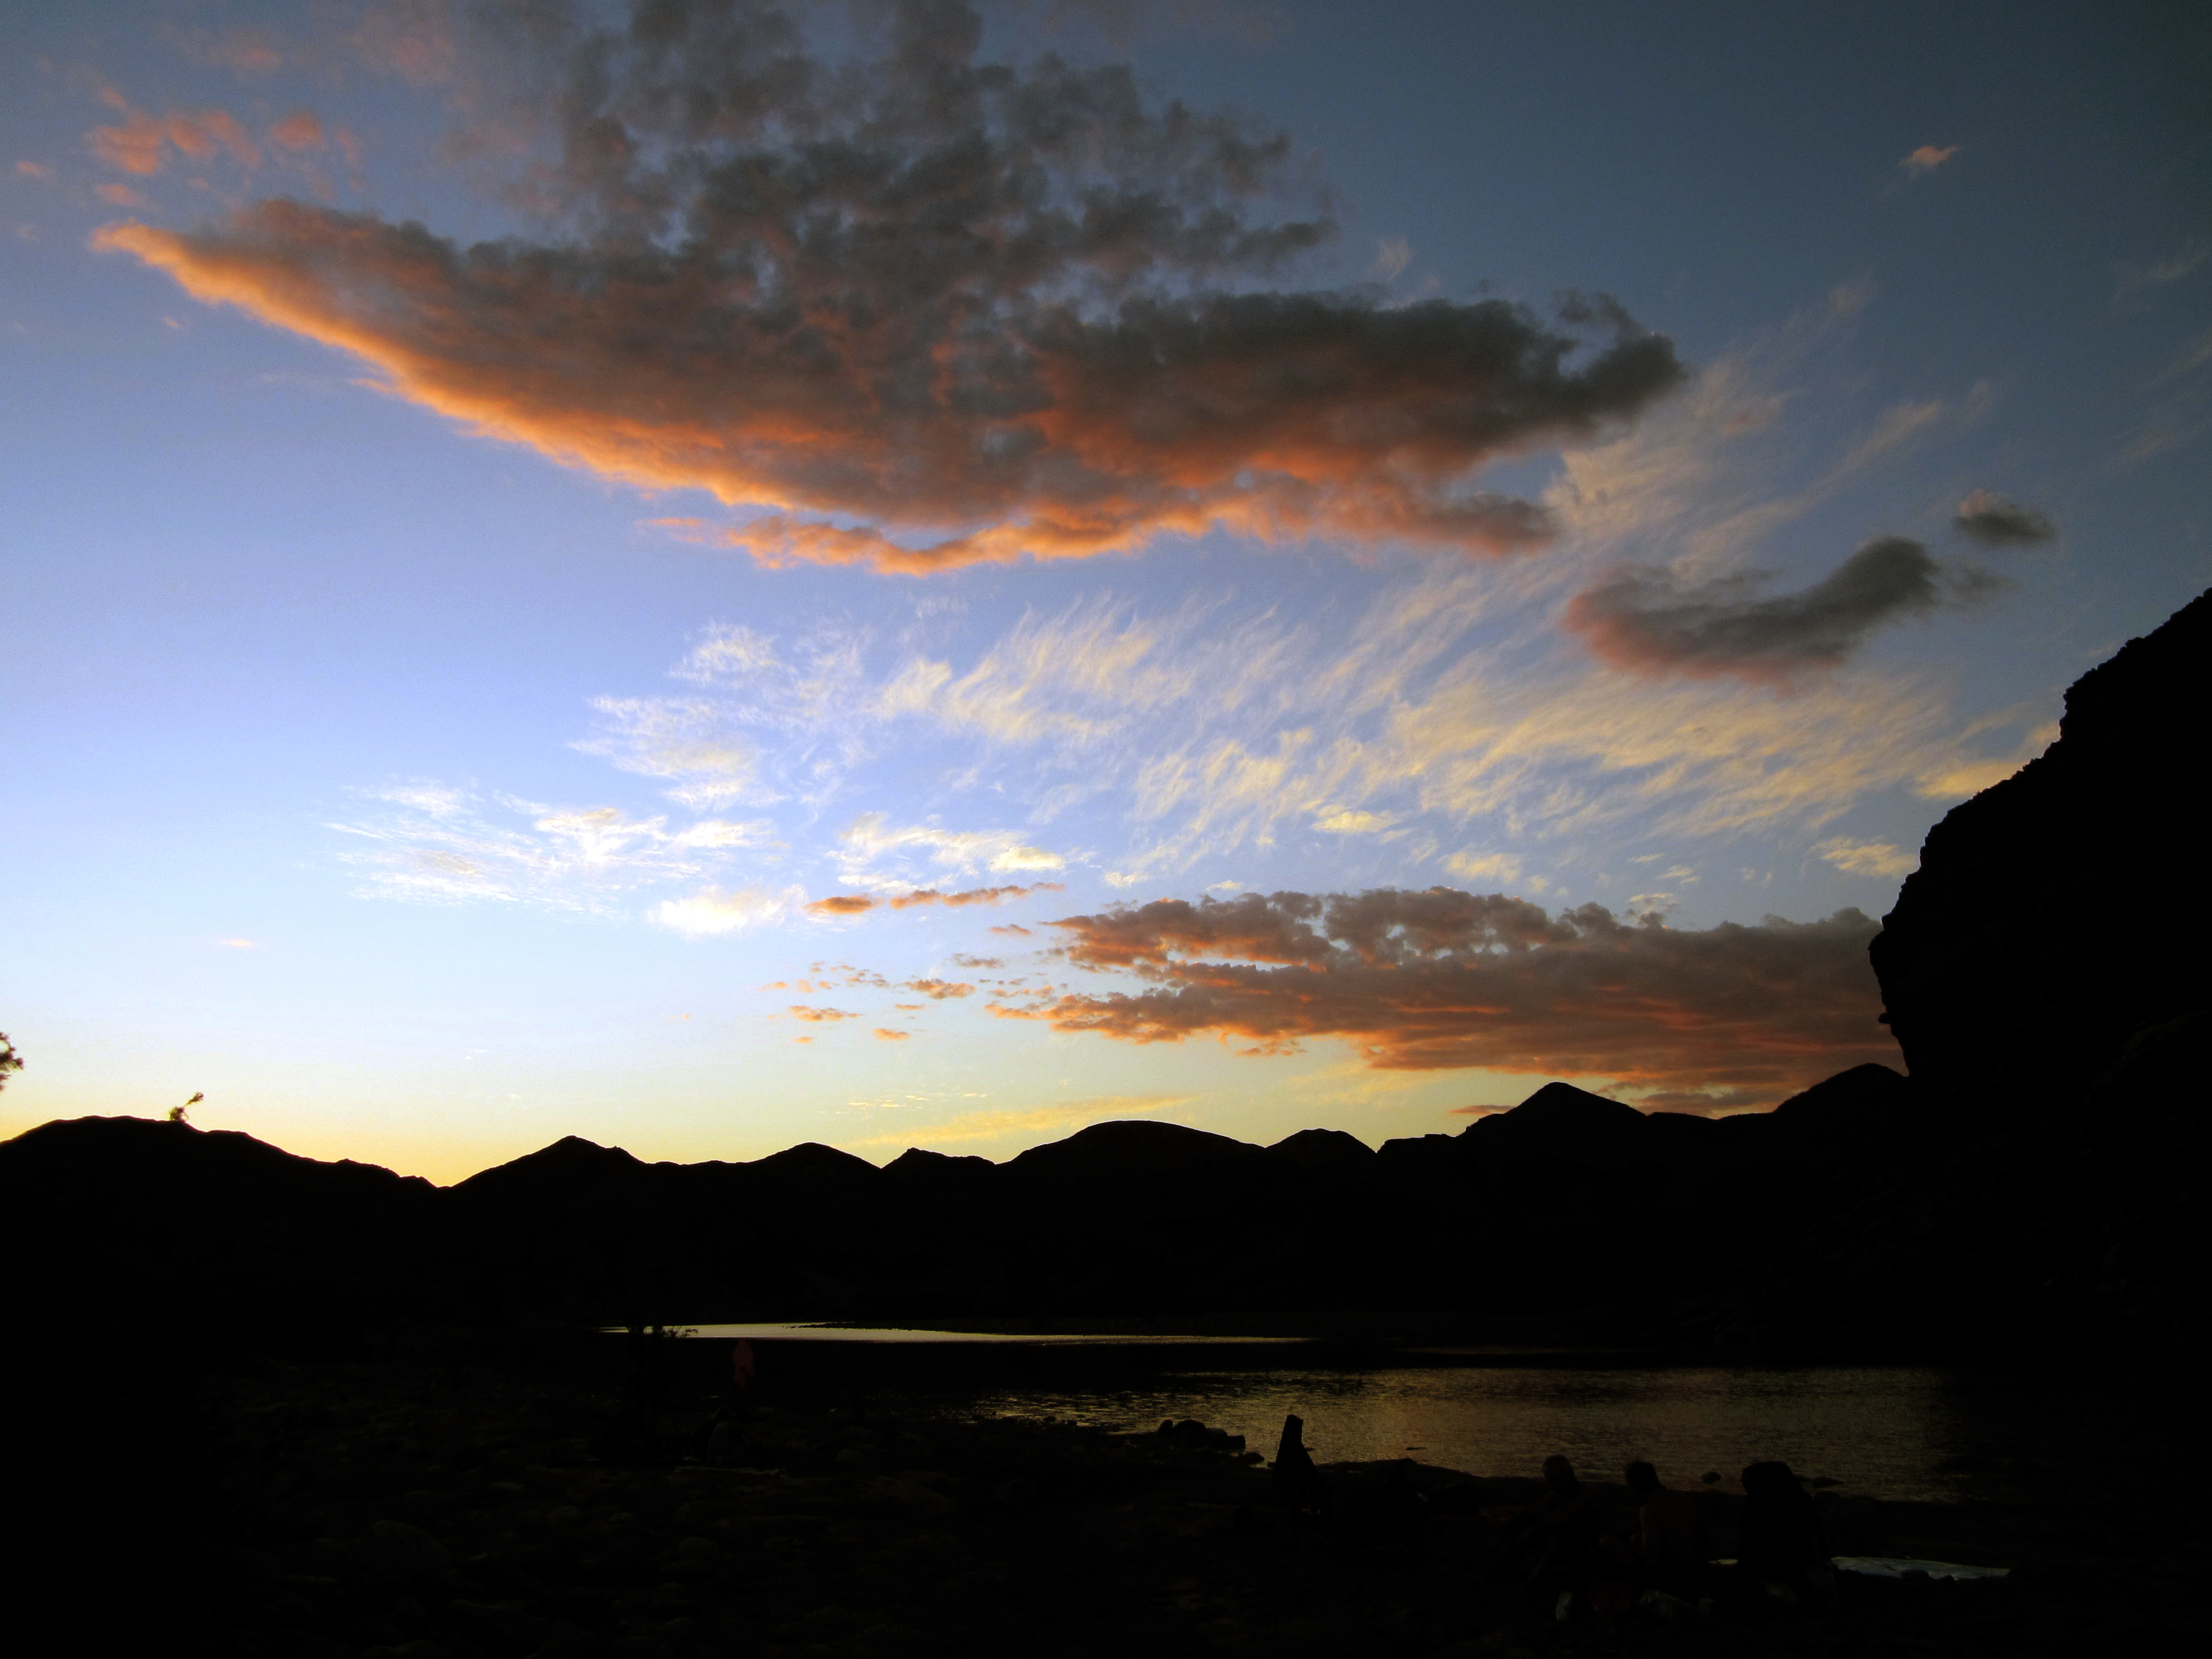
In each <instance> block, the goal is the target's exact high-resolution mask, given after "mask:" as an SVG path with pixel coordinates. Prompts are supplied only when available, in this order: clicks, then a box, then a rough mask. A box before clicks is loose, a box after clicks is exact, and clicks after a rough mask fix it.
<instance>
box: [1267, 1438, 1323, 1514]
mask: <svg viewBox="0 0 2212 1659" xmlns="http://www.w3.org/2000/svg"><path fill="white" fill-rule="evenodd" d="M1305 1434H1306V1424H1305V1419H1304V1418H1302V1417H1300V1416H1298V1415H1297V1414H1296V1413H1291V1415H1289V1416H1287V1417H1285V1418H1284V1419H1283V1433H1282V1437H1281V1438H1280V1439H1279V1440H1278V1441H1276V1443H1275V1466H1274V1468H1273V1471H1272V1472H1271V1474H1270V1480H1272V1482H1273V1486H1274V1492H1275V1501H1276V1502H1277V1503H1278V1504H1281V1505H1282V1506H1283V1507H1284V1508H1285V1509H1287V1510H1291V1512H1292V1513H1294V1514H1297V1513H1303V1512H1305V1511H1307V1510H1318V1509H1319V1508H1320V1507H1321V1498H1322V1492H1321V1471H1320V1470H1319V1469H1316V1468H1315V1467H1314V1461H1313V1454H1312V1453H1311V1452H1310V1451H1308V1450H1307V1449H1306V1439H1305Z"/></svg>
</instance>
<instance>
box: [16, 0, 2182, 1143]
mask: <svg viewBox="0 0 2212 1659" xmlns="http://www.w3.org/2000/svg"><path fill="white" fill-rule="evenodd" d="M0 29H4V31H5V33H4V39H5V42H6V45H7V47H8V50H7V51H6V52H5V53H4V55H3V56H0V63H4V64H5V69H4V71H0V72H4V74H5V75H6V76H8V77H9V82H10V84H9V88H8V94H7V96H6V97H5V98H4V99H0V134H4V149H0V169H4V172H0V190H4V192H5V197H4V214H3V215H0V222H4V226H5V228H6V234H5V236H4V237H0V249H4V264H0V353H4V365H5V376H6V384H7V386H8V388H9V396H8V397H7V398H6V399H5V400H4V403H0V421H4V422H5V435H6V441H7V445H8V453H9V459H10V465H9V467H8V468H7V469H6V471H5V474H4V482H0V489H4V490H5V492H6V510H5V512H4V514H0V559H4V573H5V589H4V592H5V609H4V613H0V614H4V617H5V631H4V636H3V637H4V641H5V649H4V653H0V708H4V715H0V718H4V722H5V724H4V729H3V730H0V743H4V749H0V756H4V772H0V778H4V780H5V784H4V787H5V798H6V800H7V806H8V810H7V811H5V812H4V814H0V867H4V868H5V869H6V870H8V871H9V872H10V876H11V879H10V880H9V882H8V884H7V897H6V900H5V905H4V909H0V1030H5V1031H6V1032H7V1033H8V1034H9V1036H10V1037H11V1038H12V1040H13V1042H14V1043H15V1048H16V1049H17V1051H18V1052H19V1054H21V1057H22V1059H23V1060H24V1069H23V1070H22V1071H21V1073H20V1074H18V1075H16V1076H15V1078H14V1079H13V1080H12V1081H10V1082H9V1084H8V1086H7V1089H6V1091H5V1093H4V1094H0V1133H18V1132H20V1131H21V1130H22V1129H24V1128H27V1127H31V1126H33V1125H34V1124H37V1123H40V1122H44V1121H48V1120H50V1119H52V1118H58V1117H72V1116H78V1115H85V1114H89V1113H131V1114H137V1115H159V1114H161V1112H164V1111H166V1110H167V1109H168V1108H170V1107H171V1106H173V1105H176V1104H179V1103H183V1102H184V1101H185V1099H186V1098H187V1097H189V1096H191V1095H192V1094H195V1093H198V1094H202V1095H204V1101H203V1102H202V1103H199V1104H198V1105H197V1106H195V1107H194V1108H193V1109H192V1120H191V1121H195V1122H197V1123H199V1124H201V1125H202V1126H203V1127H212V1128H227V1129H240V1130H245V1131H247V1132H249V1133H253V1134H256V1135H258V1136H261V1137H262V1138H264V1139H268V1140H271V1141H273V1142H275V1143H276V1144H277V1145H279V1146H284V1147H286V1148H288V1149H289V1150H292V1151H295V1152H302V1153H306V1154H310V1155H313V1156H316V1157H322V1158H337V1157H350V1158H361V1159H363V1160H366V1161H370V1162H374V1163H380V1164H386V1165H389V1166H391V1167H392V1168H396V1169H398V1170H404V1171H406V1172H410V1173H416V1174H422V1175H426V1176H430V1177H431V1178H433V1179H435V1180H438V1181H453V1180H456V1179H459V1178H461V1177H463V1176H466V1175H468V1174H470V1173H471V1172H473V1171H474V1170H479V1169H482V1168H485V1167H488V1166H489V1165H491V1164H495V1163H498V1162H501V1161H503V1160H505V1159H507V1158H513V1157H515V1156H519V1155H520V1154H522V1153H524V1152H529V1151H532V1150H534V1149H535V1148H537V1147H539V1146H544V1145H546V1144H548V1143H550V1142H551V1141H553V1140H555V1139H559V1138H560V1137H562V1136H563V1135H568V1134H578V1135H582V1136H585V1137H587V1138H589V1139H593V1140H596V1141H599V1142H600V1143H602V1144H605V1145H620V1146H625V1147H627V1148H629V1150H630V1151H632V1152H635V1153H636V1154H637V1155H638V1156H640V1157H643V1158H678V1159H684V1160H694V1159H700V1158H757V1157H760V1156H763V1155H764V1154H766V1153H769V1152H774V1151H776V1150H779V1149H781V1148H782V1147H784V1146H790V1145H793V1144H794V1143H797V1142H799V1141H807V1140H813V1141H821V1142H825V1143H828V1144H829V1145H833V1146H840V1147H842V1148H845V1149H847V1150H848V1151H851V1152H856V1153H858V1154H860V1156H863V1157H866V1158H871V1159H874V1160H877V1161H884V1160H887V1159H889V1158H892V1157H895V1156H896V1155H897V1154H898V1153H899V1152H902V1150H903V1149H904V1148H906V1147H908V1146H925V1147H930V1148H933V1149H935V1150H939V1151H943V1152H962V1153H974V1154H978V1155H981V1156H984V1157H988V1158H1006V1157H1009V1156H1012V1154H1014V1153H1016V1152H1019V1151H1020V1150H1022V1149H1023V1148H1024V1147H1026V1146H1033V1145H1036V1144H1039V1143H1040V1142H1042V1141H1046V1140H1050V1139H1059V1138H1060V1137H1062V1136H1064V1135H1066V1134H1067V1133H1071V1132H1073V1130H1075V1129H1078V1128H1079V1127H1083V1126H1084V1125H1085V1124H1086V1123H1091V1122H1095V1121H1102V1120H1105V1119H1109V1118H1121V1117H1151V1118H1159V1119H1164V1120H1167V1121H1175V1122H1179V1123H1185V1124H1189V1125H1194V1126H1195V1127H1201V1128H1205V1129H1209V1130H1213V1131H1216V1132H1218V1133H1225V1134H1231V1135H1235V1136H1237V1137H1239V1138H1241V1139H1249V1140H1256V1141H1272V1140H1274V1139H1279V1138H1281V1137H1282V1136H1284V1135H1286V1134H1289V1133H1292V1132H1294V1131H1296V1130H1298V1129H1302V1128H1307V1127H1316V1126H1322V1127H1333V1128H1339V1129H1344V1130H1347V1131H1349V1132H1351V1133H1353V1134H1356V1135H1358V1136H1359V1137H1360V1138H1361V1139H1364V1140H1366V1141H1368V1142H1369V1143H1370V1144H1376V1143H1379V1142H1380V1141H1382V1140H1383V1139H1388V1138H1390V1137H1393V1136H1400V1135H1409V1134H1425V1133H1452V1132H1455V1131H1457V1130H1458V1129H1460V1128H1462V1127H1465V1126H1466V1124H1467V1123H1468V1121H1469V1116H1470V1115H1471V1114H1480V1113H1481V1112H1483V1111H1486V1110H1492V1109H1499V1108H1502V1107H1505V1106H1510V1104H1512V1103H1514V1102H1516V1101H1517V1100H1519V1099H1521V1098H1522V1097H1525V1096H1526V1095H1527V1094H1528V1093H1529V1092H1531V1091H1533V1090H1534V1089H1535V1088H1536V1087H1537V1086H1539V1085H1541V1084H1543V1083H1544V1082H1546V1081H1548V1080H1550V1079H1554V1078H1559V1079H1568V1080H1571V1081H1572V1082H1574V1083H1576V1084H1577V1085H1581V1086H1583V1087H1585V1088H1589V1089H1592V1090H1595V1091H1600V1092H1603V1093H1607V1094H1610V1095H1613V1096H1614V1097H1617V1098H1620V1099H1623V1100H1626V1101H1628V1102H1630V1103H1634V1104H1638V1105H1640V1106H1643V1107H1644V1108H1646V1109H1673V1110H1690V1111H1700V1112H1707V1113H1723V1112H1729V1111H1736V1110H1744V1109H1763V1108H1765V1107H1768V1106H1771V1105H1772V1104H1773V1103H1775V1102H1777V1101H1778V1100H1779V1099H1781V1098H1783V1097H1786V1096H1787V1095H1788V1094H1790V1093H1792V1092H1794V1091H1796V1090H1798V1089H1802V1088H1803V1087H1805V1086H1806V1085H1809V1084H1810V1083H1813V1082H1814V1081H1817V1080H1818V1079H1820V1078H1822V1077H1825V1076H1827V1075H1830V1074H1832V1073H1835V1072H1837V1071H1839V1070H1842V1069H1844V1067H1846V1066H1853V1065H1857V1064H1861V1063H1863V1062H1865V1061H1868V1060H1879V1061H1885V1062H1887V1063H1896V1061H1897V1055H1896V1051H1895V1048H1894V1046H1893V1044H1892V1043H1891V1042H1890V1041H1889V1039H1888V1036H1887V1032H1886V1031H1885V1030H1883V1029H1882V1028H1881V1025H1880V1024H1877V1022H1876V1019H1875V1016H1876V1014H1877V1013H1878V1012H1879V1011H1880V1006H1881V1005H1880V997H1879V993H1878V991H1877V989H1876V987H1875V984H1874V981H1873V978H1872V975H1871V973H1870V972H1869V969H1867V966H1866V963H1865V945H1866V941H1867V940H1868V939H1869V938H1870V937H1871V935H1872V934H1873V933H1874V932H1875V929H1876V928H1877V927H1878V926H1879V919H1880V917H1881V915H1882V914H1883V912H1884V911H1885V910H1887V908H1889V906H1890V905H1891V903H1892V902H1893V899H1894V897H1895V895H1896V892H1897V889H1898V885H1899V882H1900V881H1901V880H1902V879H1903V878H1904V877H1905V875H1906V874H1907V873H1909V872H1911V869H1912V868H1913V867H1914V864H1915V860H1916V854H1917V848H1918V847H1919V845H1920V842H1921V838H1922V837H1923V835H1924V834H1925V833H1926V831H1927V829H1928V828H1929V825H1930V824H1932V823H1934V822H1936V820H1937V819H1938V818H1940V817H1942V815H1943V813H1944V812H1945V811H1948V809H1949V808H1950V807H1951V806H1952V805H1955V804H1956V803H1957V802H1959V801H1960V800H1961V799H1965V798H1966V796H1968V795H1970V794H1971V793H1973V792H1974V791H1976V790H1977V789H1979V788H1983V787H1987V786H1988V785H1990V783H1993V782H1995V781H1998V780H2000V779H2002V778H2003V777H2004V776H2006V775H2008V774H2009V773H2010V772H2011V771H2013V770H2014V769H2016V768H2017V767H2018V766H2020V765H2021V764H2022V763H2025V762H2026V761H2027V760H2028V759H2031V758H2033V757H2034V756H2035V755H2036V754H2037V753H2039V752H2040V750H2041V749H2042V747H2043V746H2044V745H2045V744H2047V743H2048V742H2050V741H2051V738H2053V737H2055V736H2056V732H2057V727H2056V721H2057V715H2058V714H2059V712H2060V708H2061V697H2062V696H2063V691H2064V689H2065V687H2066V686H2067V684H2069V683H2070V682H2071V681H2072V680H2074V679H2075V678H2077V677H2078V676H2079V675H2080V674H2081V673H2082V672H2083V671H2085V670H2086V669H2087V668H2088V667H2090V666H2091V665H2093V664H2095V663H2096V662H2098V661H2100V660H2101V659H2103V658H2105V657H2106V656H2107V655H2109V654H2110V653H2112V651H2113V650H2114V649H2116V648H2117V647H2118V646H2119V645H2120V644H2121V643H2123V642H2124V641H2126V640H2127V639H2129V638H2130V637H2131V636H2134V635H2140V634H2142V633H2144V632H2146V631H2148V629H2152V628H2154V627H2155V626H2156V625H2157V624H2158V623H2160V621H2161V620H2162V619H2163V618H2164V617H2166V616H2167V615H2168V614H2170V613H2171V612H2172V611H2173V610H2175V609H2176V608H2178V607H2179V605H2182V604H2184V603H2185V602H2186V601H2187V600H2188V599H2191V598H2192V597H2193V596H2194V595H2195V594H2196V593H2197V592H2199V591H2201V590H2202V589H2203V588H2204V587H2205V586H2207V585H2208V583H2212V548H2208V540H2207V508H2208V500H2207V497H2208V489H2207V479H2208V477H2212V467H2208V465H2207V461H2208V456H2212V441H2208V436H2212V191H2208V184H2212V129H2208V127H2207V126H2206V125H2205V124H2204V123H2203V119H2202V108H2201V88H2202V87H2203V84H2204V83H2205V78H2206V76H2207V74H2208V71H2212V18H2208V17H2207V16H2206V15H2205V14H2203V12H2202V11H2201V10H2200V9H2195V8H2188V7H2180V6H2130V5H2124V4H2116V5H2111V6H2105V7H2097V8H2088V7H2081V6H2075V5H2039V4H2032V3H2023V4H2009V5H2006V6H2002V7H1998V6H1985V5H1957V6H1950V7H1936V8H1929V7H1926V6H1911V7H1907V6H1901V5H1882V4H1863V5H1857V6H1851V7H1838V8H1825V9H1811V8H1799V7H1772V6H1763V5H1749V4H1745V5H1735V4H1722V3H1714V4H1702V5H1697V6H1684V7H1673V8H1657V7H1644V6H1634V5H1609V4H1579V3H1567V4H1534V3H1530V4H1495V5H1492V4H1466V3H1453V4H1433V5H1430V4H1419V3H1411V0H1407V3H1398V4H1394V5H1391V6H1388V7H1379V8H1378V7H1371V6H1370V7H1350V6H1340V5H1328V4H1300V3H1282V4H1259V3H1254V4H1241V3H1229V0H1221V3H1205V0H1200V3H1187V4H1170V3H1159V4H1146V3H1141V0H1099V3H1093V4H1079V3H1048V0H1036V3H1030V4H1016V3H1000V4H982V5H979V6H977V7H975V8H973V9H971V8H969V7H968V6H963V5H961V4H958V3H953V0H930V3H914V4H894V3H889V0H884V3H856V4H849V5H848V4H827V3H825V4H821V5H817V6H805V5H796V6H781V7H780V6H776V5H772V4H765V3H763V4H750V3H743V0H726V3H714V0H642V3H638V4H635V5H629V4H620V3H606V4H585V3H577V4H573V5H526V4H489V5H471V4H465V3H459V0H453V3H437V0H372V3H357V0H330V3H325V4H319V5H317V6H314V7H300V6H295V5H275V4H271V5H252V4H243V3H240V4H221V3H186V0H140V3H132V0H100V3H96V4H92V5H87V6H79V7H41V8H28V7H18V8H11V9H9V12H8V14H7V18H6V21H5V22H4V23H0ZM2049 855H2050V856H2051V858H2052V859H2054V860H2063V859H2064V858H2065V857H2066V856H2067V851H2066V849H2065V848H2063V847H2057V846H2054V847H2052V848H2050V849H2049ZM2051 925H2052V926H2053V927H2060V928H2077V929H2079V930H2080V931H2081V933H2082V934H2083V936H2084V937H2083V941H2082V942H2083V945H2084V947H2085V951H2087V949H2088V947H2089V945H2090V940H2091V937H2092V935H2093V919H2091V918H2086V917H2053V918H2052V919H2051Z"/></svg>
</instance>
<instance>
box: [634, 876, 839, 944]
mask: <svg viewBox="0 0 2212 1659" xmlns="http://www.w3.org/2000/svg"><path fill="white" fill-rule="evenodd" d="M805 903H806V894H805V891H804V890H801V889H799V888H797V887H787V888H783V889H781V890H775V889H770V888H765V887H743V888H739V889H738V890H736V891H734V892H728V893H726V892H724V891H723V890H721V889H720V888H719V887H702V888H701V889H700V890H698V891H697V892H696V893H693V894H691V895H690V896H689V897H686V898H680V899H666V900H664V901H663V902H661V903H660V904H659V907H658V908H655V909H654V911H653V920H654V921H657V922H659V924H660V925H661V926H662V927H665V928H668V929H669V930H670V931H671V932H673V933H682V934H684V935H685V936H686V937H688V938H691V939H714V938H719V937H720V936H721V935H723V934H726V933H743V932H744V931H745V930H746V929H748V928H751V927H772V926H774V925H775V923H777V922H780V921H783V920H784V919H785V918H786V917H787V916H789V915H792V914H793V913H794V912H795V911H798V910H799V909H801V908H804V907H805Z"/></svg>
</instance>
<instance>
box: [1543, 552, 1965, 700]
mask: <svg viewBox="0 0 2212 1659" xmlns="http://www.w3.org/2000/svg"><path fill="white" fill-rule="evenodd" d="M1767 580H1769V579H1768V578H1767V577H1766V576H1765V575H1764V574H1756V573H1753V574H1741V575H1732V576H1717V577H1711V578H1708V579H1706V580H1702V581H1692V580H1682V579H1680V578H1679V577H1677V576H1675V575H1674V574H1672V573H1671V572H1669V571H1666V570H1661V569H1652V568H1629V569H1626V570H1622V571H1620V572H1618V573H1616V574H1613V575H1612V576H1610V577H1608V578H1607V579H1606V580H1603V581H1601V582H1600V583H1599V584H1598V585H1597V586H1594V587H1590V588H1588V589H1586V590H1584V591H1583V592H1581V593H1578V594H1577V595H1576V596H1575V599H1574V600H1573V602H1572V604H1571V605H1569V606H1568V609H1567V618H1566V621H1567V626H1568V627H1569V628H1570V629H1573V630H1574V631H1575V632H1577V633H1578V634H1580V635H1582V636H1583V640H1584V641H1585V642H1586V643H1587V644H1588V645H1589V647H1590V649H1591V650H1592V651H1594V652H1595V653H1596V654H1597V655H1598V656H1600V657H1601V658H1602V659H1604V660H1606V661H1607V662H1608V663H1610V664H1612V665H1613V666H1614V667H1616V668H1623V669H1627V670H1629V671H1632V672H1637V673H1644V674H1670V673H1671V674H1688V675H1692V676H1695V677H1713V676H1719V675H1733V676H1735V677H1736V678H1741V679H1746V680H1751V681H1754V682H1762V683H1765V684H1778V685H1785V686H1786V685H1788V684H1790V683H1791V681H1792V680H1793V679H1794V678H1796V677H1798V676H1800V675H1802V674H1804V673H1806V672H1807V671H1817V670H1820V669H1827V668H1833V667H1835V666H1837V665H1839V664H1841V663H1842V662H1843V661H1844V659H1846V658H1848V657H1849V656H1850V654H1851V653H1852V652H1853V651H1855V650H1856V649H1857V647H1859V645H1860V644H1861V643H1862V642H1863V641H1864V640H1865V639H1866V636H1867V635H1869V634H1871V633H1873V632H1874V631H1875V629H1879V628H1881V627H1884V626H1886V625H1887V624H1889V623H1895V622H1900V621H1902V620H1904V619H1905V617H1912V616H1918V615H1922V614H1924V613H1925V612H1928V611H1934V610H1936V609H1938V608H1940V607H1942V606H1946V605H1959V604H1963V603H1966V602H1967V601H1969V600H1971V599H1975V598H1978V597H1979V596H1981V595H1982V594H1984V593H1985V592H1988V591H1989V590H1990V588H1992V587H1994V586H1999V585H2000V584H1999V582H1998V580H1997V579H1996V578H1994V577H1991V576H1988V575H1986V574H1983V573H1980V572H1978V571H1975V570H1972V569H1971V568H1947V567H1945V566H1943V565H1941V564H1939V563H1937V562H1936V560H1935V559H1934V558H1932V557H1930V556H1929V552H1928V550H1927V549H1926V548H1924V547H1923V546H1922V545H1921V544H1919V543H1918V542H1916V541H1912V540H1910V539H1908V538H1905V537H1903V536H1884V537H1881V538H1879V539H1877V540H1875V541H1871V542H1869V543H1868V544H1866V545H1865V546H1864V547H1862V548H1861V549H1859V550H1858V551H1857V552H1856V553H1854V554H1852V555H1851V556H1850V558H1848V559H1846V560H1844V562H1843V563H1842V564H1840V565H1838V566H1837V567H1836V568H1835V569H1833V570H1832V571H1831V572H1829V573H1828V574H1827V575H1826V576H1824V577H1822V578H1821V579H1820V580H1819V581H1817V582H1815V583H1814V584H1813V585H1812V586H1810V587H1807V588H1803V589H1801V590H1800V591H1799V592H1795V593H1784V594H1779V595H1777V596H1775V597H1773V598H1771V599H1769V598H1765V597H1763V596H1762V593H1761V591H1760V590H1761V589H1762V588H1763V587H1765V585H1766V582H1767Z"/></svg>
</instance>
